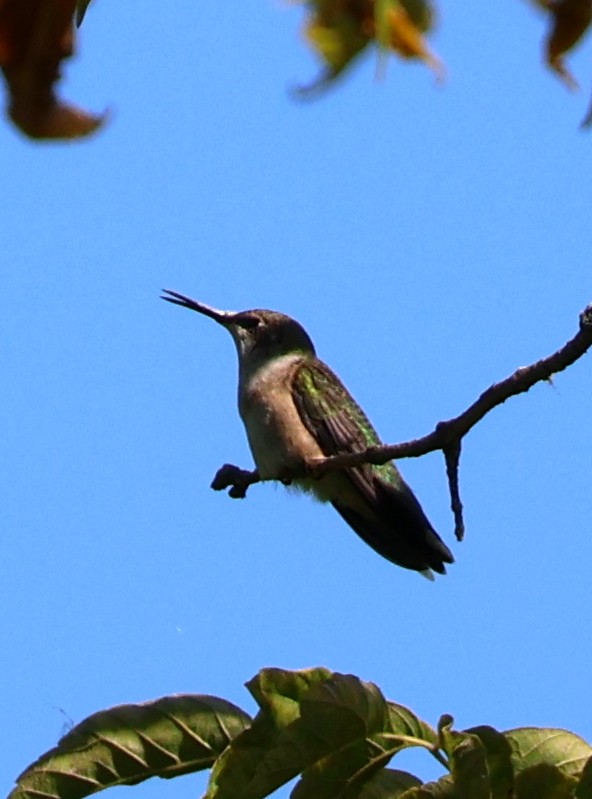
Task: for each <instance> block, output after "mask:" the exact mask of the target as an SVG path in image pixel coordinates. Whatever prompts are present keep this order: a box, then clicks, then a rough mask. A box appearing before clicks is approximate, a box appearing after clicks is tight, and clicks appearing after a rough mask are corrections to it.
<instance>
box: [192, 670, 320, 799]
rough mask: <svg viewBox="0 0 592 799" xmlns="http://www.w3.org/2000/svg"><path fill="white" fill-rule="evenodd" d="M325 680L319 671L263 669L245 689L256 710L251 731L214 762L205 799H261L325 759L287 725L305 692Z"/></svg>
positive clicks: (296, 715)
mask: <svg viewBox="0 0 592 799" xmlns="http://www.w3.org/2000/svg"><path fill="white" fill-rule="evenodd" d="M331 676H332V672H331V671H329V670H328V669H325V668H316V669H303V670H302V671H284V670H282V669H264V670H263V671H261V672H259V674H258V675H257V676H256V677H254V678H253V679H252V680H251V681H250V682H249V683H247V687H248V689H249V691H250V692H251V694H252V695H253V697H254V698H255V701H256V702H257V703H258V705H259V707H260V708H261V709H260V711H259V713H258V714H257V716H256V717H255V719H254V721H253V724H252V725H251V727H250V728H249V729H248V730H245V732H244V733H243V734H242V735H239V736H238V737H237V738H236V739H235V740H234V741H233V742H232V745H231V746H230V747H229V748H228V749H227V750H226V751H225V752H224V754H223V755H222V756H221V757H220V758H219V759H218V760H217V761H216V764H215V766H214V768H213V769H212V774H211V777H210V782H209V785H208V790H207V793H206V799H214V797H215V799H239V798H240V799H247V797H261V796H267V795H268V794H269V793H271V792H272V791H274V790H275V789H276V788H279V786H280V785H283V784H284V783H286V782H289V780H291V779H293V778H294V777H295V776H297V775H298V774H299V773H300V772H301V771H302V770H303V768H305V766H306V765H307V764H308V763H310V762H314V760H315V759H317V758H318V757H320V756H322V755H323V754H325V748H324V747H322V749H321V750H320V751H319V741H318V740H317V739H315V738H312V739H311V738H310V736H307V735H298V734H296V733H295V732H294V731H293V725H294V724H295V723H296V722H297V721H298V720H299V717H300V705H301V702H302V700H303V698H304V697H305V696H306V695H307V694H308V692H309V691H310V688H311V686H314V685H315V684H316V683H323V682H326V681H327V680H328V679H330V678H331Z"/></svg>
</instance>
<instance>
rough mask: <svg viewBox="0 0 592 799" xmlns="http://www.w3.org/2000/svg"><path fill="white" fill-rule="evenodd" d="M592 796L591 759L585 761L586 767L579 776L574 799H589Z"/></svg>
mask: <svg viewBox="0 0 592 799" xmlns="http://www.w3.org/2000/svg"><path fill="white" fill-rule="evenodd" d="M591 796H592V757H589V758H588V760H587V761H586V765H585V766H584V769H583V771H582V774H581V776H580V781H579V782H578V787H577V788H576V792H575V799H590V797H591Z"/></svg>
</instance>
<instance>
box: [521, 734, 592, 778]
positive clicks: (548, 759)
mask: <svg viewBox="0 0 592 799" xmlns="http://www.w3.org/2000/svg"><path fill="white" fill-rule="evenodd" d="M505 736H506V738H507V740H508V743H509V744H510V747H511V749H512V764H513V766H514V773H515V774H519V773H520V772H521V771H523V770H524V769H525V768H529V767H530V766H537V765H539V764H540V763H543V764H546V765H550V766H557V767H558V768H559V769H560V770H561V771H562V772H563V773H564V774H567V775H574V774H575V775H578V774H579V773H580V772H581V771H582V769H583V768H584V764H585V762H586V760H587V759H588V758H589V757H590V755H592V748H591V747H590V746H589V744H587V743H586V741H584V739H583V738H580V737H579V735H575V734H574V733H573V732H568V731H567V730H556V729H545V728H544V727H540V728H539V727H521V728H518V729H515V730H508V731H507V732H506V733H505Z"/></svg>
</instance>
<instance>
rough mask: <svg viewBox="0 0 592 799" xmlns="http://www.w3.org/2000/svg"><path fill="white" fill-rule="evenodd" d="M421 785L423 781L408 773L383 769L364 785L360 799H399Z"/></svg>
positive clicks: (359, 795)
mask: <svg viewBox="0 0 592 799" xmlns="http://www.w3.org/2000/svg"><path fill="white" fill-rule="evenodd" d="M418 785H421V780H419V779H418V778H417V777H415V776H414V775H413V774H409V773H408V772H407V771H398V770H397V769H392V768H383V769H382V771H379V772H378V773H377V774H375V775H374V777H372V778H371V779H370V780H368V782H367V783H366V784H365V785H364V787H363V788H362V790H361V791H360V793H359V794H358V797H359V799H399V797H400V796H401V794H403V793H404V792H405V791H407V790H409V788H414V787H416V786H418Z"/></svg>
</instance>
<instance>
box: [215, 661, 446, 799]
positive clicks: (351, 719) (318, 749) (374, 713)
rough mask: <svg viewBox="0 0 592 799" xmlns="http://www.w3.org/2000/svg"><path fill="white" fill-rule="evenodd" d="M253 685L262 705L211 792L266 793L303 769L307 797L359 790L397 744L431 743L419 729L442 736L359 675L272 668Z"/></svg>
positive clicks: (242, 798)
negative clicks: (388, 699)
mask: <svg viewBox="0 0 592 799" xmlns="http://www.w3.org/2000/svg"><path fill="white" fill-rule="evenodd" d="M249 690H250V691H251V693H252V694H253V696H254V697H255V699H256V701H257V702H258V704H259V706H260V708H261V710H260V712H259V713H258V715H257V717H256V718H255V720H254V722H253V724H252V726H251V727H250V728H249V729H248V730H246V731H245V732H244V733H243V734H242V735H240V736H238V737H237V738H236V739H235V740H234V741H233V743H232V745H231V746H230V747H229V748H228V749H227V751H226V752H224V754H223V755H222V756H221V757H220V758H219V760H218V761H217V763H216V764H215V766H214V769H213V771H212V776H211V779H210V784H209V787H208V792H207V794H206V796H207V799H260V798H261V797H264V796H267V795H268V794H270V793H272V792H273V791H274V790H276V789H277V788H279V787H280V786H281V785H283V784H285V783H286V782H288V781H289V780H291V779H293V778H294V777H295V776H297V775H298V774H302V779H301V781H300V782H299V783H298V785H297V786H296V788H295V789H294V793H293V796H294V797H297V798H299V799H305V797H310V796H314V797H315V799H316V797H318V796H319V795H321V794H322V795H323V796H324V797H330V796H333V795H335V796H337V795H341V794H343V795H347V796H352V797H353V796H357V795H358V794H359V793H360V791H361V790H362V788H363V786H364V784H365V783H367V782H369V781H370V780H371V779H372V778H374V775H375V774H376V773H377V772H380V771H382V770H383V768H384V767H385V766H386V765H387V763H388V762H389V760H390V759H391V757H392V756H393V755H394V754H396V752H398V751H400V750H401V749H402V748H405V747H406V746H416V745H428V744H426V743H425V741H424V740H423V738H415V737H412V736H413V735H421V736H427V737H428V738H429V739H430V741H435V740H436V735H435V732H434V731H433V730H432V729H431V728H430V727H428V726H427V725H423V723H422V722H420V721H419V719H418V718H417V717H416V716H414V715H413V714H412V713H411V712H410V711H409V710H407V709H406V708H403V707H402V706H400V705H389V704H388V703H387V702H386V700H385V698H384V697H383V695H382V693H381V692H380V690H379V689H378V688H377V687H376V686H375V685H373V684H372V683H366V682H363V681H362V680H360V679H358V678H357V677H354V676H352V675H347V674H332V673H331V672H329V671H328V670H327V669H310V670H307V671H302V672H288V671H281V670H279V669H268V670H266V671H264V672H261V673H260V674H259V675H258V676H257V677H256V678H255V679H254V680H252V681H251V682H250V683H249ZM429 745H430V746H431V743H430V744H429Z"/></svg>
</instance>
